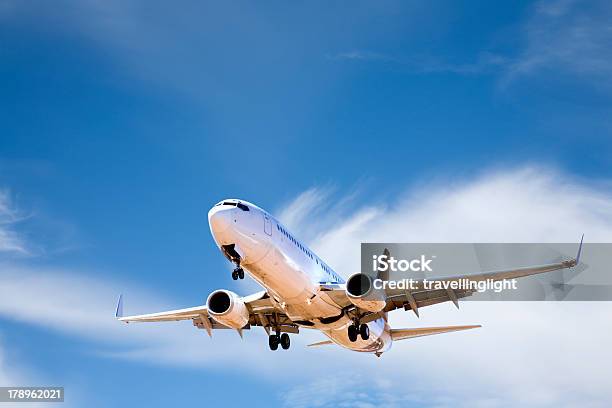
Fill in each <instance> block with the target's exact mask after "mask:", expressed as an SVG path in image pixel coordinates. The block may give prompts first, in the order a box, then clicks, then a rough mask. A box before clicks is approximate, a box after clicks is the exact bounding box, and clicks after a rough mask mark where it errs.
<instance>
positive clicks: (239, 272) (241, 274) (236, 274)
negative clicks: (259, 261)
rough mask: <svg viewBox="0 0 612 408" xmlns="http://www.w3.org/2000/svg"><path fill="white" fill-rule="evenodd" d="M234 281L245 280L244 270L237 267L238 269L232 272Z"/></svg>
mask: <svg viewBox="0 0 612 408" xmlns="http://www.w3.org/2000/svg"><path fill="white" fill-rule="evenodd" d="M232 279H233V280H237V279H244V269H242V268H241V267H239V266H237V267H236V269H234V270H233V271H232Z"/></svg>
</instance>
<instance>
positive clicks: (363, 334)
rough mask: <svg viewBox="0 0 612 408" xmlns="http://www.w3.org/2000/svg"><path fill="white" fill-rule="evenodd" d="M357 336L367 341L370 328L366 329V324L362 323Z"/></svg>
mask: <svg viewBox="0 0 612 408" xmlns="http://www.w3.org/2000/svg"><path fill="white" fill-rule="evenodd" d="M359 335H360V336H361V338H362V339H363V340H367V339H369V338H370V328H369V327H368V325H367V324H365V323H364V324H362V325H361V326H359Z"/></svg>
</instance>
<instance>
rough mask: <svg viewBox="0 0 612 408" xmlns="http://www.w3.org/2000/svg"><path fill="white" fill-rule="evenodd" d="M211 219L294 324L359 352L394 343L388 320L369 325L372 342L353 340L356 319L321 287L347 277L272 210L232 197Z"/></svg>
mask: <svg viewBox="0 0 612 408" xmlns="http://www.w3.org/2000/svg"><path fill="white" fill-rule="evenodd" d="M238 204H240V205H238ZM245 208H246V209H245ZM247 209H248V210H247ZM208 221H209V224H210V230H211V233H212V235H213V237H214V240H215V242H216V243H217V245H218V246H219V248H220V249H221V250H222V251H223V250H224V248H227V246H231V245H232V244H233V245H234V247H233V248H234V250H235V251H236V253H238V254H239V255H240V266H241V267H242V268H243V269H244V270H245V271H247V272H248V273H249V275H250V276H251V277H253V279H255V280H256V281H257V282H258V283H259V284H261V285H262V286H263V287H264V288H266V290H267V291H268V293H269V295H270V297H271V298H272V299H273V300H274V301H275V302H276V303H277V304H278V305H279V308H281V309H282V310H283V312H284V313H285V314H286V315H287V316H288V317H289V318H290V319H291V320H292V321H293V322H294V323H296V324H298V325H300V326H302V327H304V328H315V329H318V330H320V331H322V332H323V333H324V334H325V335H326V336H328V337H329V338H330V339H331V340H332V341H333V342H334V343H336V344H339V345H341V346H343V347H346V348H348V349H351V350H355V351H362V352H371V353H381V352H384V351H387V350H388V349H389V348H390V347H391V343H392V340H391V335H390V328H389V326H388V325H387V322H386V321H385V320H384V319H377V320H374V321H372V322H369V323H367V324H368V327H369V329H370V336H369V338H368V340H362V339H361V338H358V339H357V341H355V342H351V341H350V340H349V338H348V334H347V328H348V326H349V325H350V324H351V322H352V321H351V319H350V318H349V317H348V316H347V315H346V313H345V311H344V310H342V308H341V307H340V306H338V305H337V304H335V303H334V302H333V301H332V299H331V298H330V297H329V296H328V295H327V294H326V292H325V291H323V290H321V289H320V286H321V285H324V284H342V283H344V280H343V279H342V278H341V277H340V276H339V275H338V274H336V273H335V272H334V271H333V270H332V269H331V268H330V267H329V266H328V265H327V264H325V263H324V262H323V261H322V260H321V259H320V258H319V257H317V255H315V254H314V252H312V251H311V250H310V249H308V247H306V245H304V244H302V243H301V242H300V241H299V240H297V239H296V238H295V236H293V235H291V234H290V233H289V231H288V230H287V229H286V228H285V227H284V226H283V225H282V224H281V223H280V222H278V221H277V220H276V219H275V218H274V217H272V216H271V215H270V214H268V213H267V212H265V211H264V210H262V209H261V208H259V207H257V206H255V205H253V204H251V203H248V202H246V201H243V200H234V199H228V200H224V201H222V202H220V203H219V204H217V205H215V206H214V207H213V208H212V209H211V210H210V211H209V213H208ZM224 252H226V251H224Z"/></svg>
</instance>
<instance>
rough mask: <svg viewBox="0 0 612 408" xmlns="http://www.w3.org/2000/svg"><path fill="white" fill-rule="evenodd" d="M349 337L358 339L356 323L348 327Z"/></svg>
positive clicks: (352, 339)
mask: <svg viewBox="0 0 612 408" xmlns="http://www.w3.org/2000/svg"><path fill="white" fill-rule="evenodd" d="M348 338H349V340H350V341H352V342H356V341H357V326H355V325H354V324H351V325H350V326H349V327H348Z"/></svg>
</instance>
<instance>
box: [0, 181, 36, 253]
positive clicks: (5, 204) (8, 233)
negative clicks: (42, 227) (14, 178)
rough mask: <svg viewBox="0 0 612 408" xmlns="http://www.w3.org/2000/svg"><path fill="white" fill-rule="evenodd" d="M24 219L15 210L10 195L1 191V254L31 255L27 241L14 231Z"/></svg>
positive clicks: (5, 191)
mask: <svg viewBox="0 0 612 408" xmlns="http://www.w3.org/2000/svg"><path fill="white" fill-rule="evenodd" d="M23 218H24V217H23V216H22V215H21V214H20V213H19V211H18V210H17V209H16V208H15V206H14V204H13V202H12V200H11V196H10V193H9V192H8V191H7V190H0V254H1V253H3V254H4V255H29V254H30V250H29V249H28V247H27V246H26V243H25V241H24V240H23V239H22V237H21V236H20V235H19V234H18V233H17V232H15V230H14V226H15V224H17V223H18V222H20V221H22V220H23Z"/></svg>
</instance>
